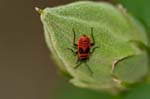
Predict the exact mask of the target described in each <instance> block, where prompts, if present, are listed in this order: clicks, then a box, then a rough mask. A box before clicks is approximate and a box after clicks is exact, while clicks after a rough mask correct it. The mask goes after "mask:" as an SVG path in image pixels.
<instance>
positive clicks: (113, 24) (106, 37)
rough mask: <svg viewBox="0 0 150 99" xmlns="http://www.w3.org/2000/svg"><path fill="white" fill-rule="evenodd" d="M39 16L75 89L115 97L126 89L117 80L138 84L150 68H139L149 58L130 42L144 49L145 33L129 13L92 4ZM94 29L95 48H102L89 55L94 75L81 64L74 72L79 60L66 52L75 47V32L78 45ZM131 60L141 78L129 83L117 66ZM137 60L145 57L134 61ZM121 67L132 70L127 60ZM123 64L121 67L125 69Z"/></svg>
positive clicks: (48, 43)
mask: <svg viewBox="0 0 150 99" xmlns="http://www.w3.org/2000/svg"><path fill="white" fill-rule="evenodd" d="M39 12H41V20H42V23H43V26H44V31H45V38H46V42H47V45H48V47H49V49H50V50H51V52H52V55H53V57H54V60H55V61H56V63H57V64H58V66H59V68H60V69H61V70H63V71H65V72H67V73H68V74H70V75H71V76H72V78H71V79H70V82H71V83H73V84H74V85H76V86H79V87H83V88H89V89H94V90H103V91H109V92H113V93H116V92H118V91H120V90H124V89H125V87H124V86H123V85H122V84H121V83H118V81H116V78H114V76H119V77H121V78H120V80H122V82H124V81H126V82H127V83H130V80H131V79H132V83H133V82H134V83H135V82H137V80H139V79H140V78H141V77H143V75H145V74H146V72H147V71H145V68H147V64H146V63H145V64H142V65H141V63H140V64H138V63H139V62H138V60H143V59H146V58H147V57H146V56H143V53H144V51H143V50H141V49H140V48H139V47H138V46H135V44H131V42H130V41H138V42H140V43H141V44H143V45H147V43H148V42H147V38H146V35H145V30H144V29H143V27H142V26H141V25H140V24H139V23H138V22H137V21H136V20H134V19H133V18H132V17H131V16H130V15H128V14H127V13H124V12H122V11H120V10H119V9H117V8H116V7H114V6H113V5H111V4H108V3H98V2H89V1H83V2H75V3H72V4H68V5H65V6H59V7H54V8H46V9H44V10H43V11H41V10H40V11H39ZM91 27H93V29H94V30H93V35H94V38H95V42H96V45H95V46H99V48H97V49H96V50H95V52H94V53H93V54H92V55H90V58H89V61H87V65H88V66H89V68H90V69H91V70H92V72H93V74H91V72H90V71H89V69H88V66H87V65H86V64H85V63H82V64H81V65H80V66H79V67H78V68H77V69H75V68H74V67H75V66H76V65H77V64H76V61H77V58H78V57H77V56H75V55H73V53H72V52H71V51H69V50H66V48H72V47H73V45H72V43H73V31H72V29H73V28H74V30H75V32H76V42H77V39H78V38H79V37H80V36H81V35H87V36H90V32H91ZM74 50H75V49H74ZM128 56H133V59H131V60H130V58H129V62H132V61H133V62H134V63H135V64H136V65H138V66H137V67H136V66H134V67H133V69H134V68H136V70H138V71H137V72H135V75H136V73H137V74H138V76H135V77H136V78H134V77H132V78H129V80H126V77H124V76H128V75H123V77H122V75H120V74H119V73H118V72H119V71H120V69H116V68H117V67H120V66H119V64H118V66H115V65H114V63H115V62H117V61H120V59H123V58H126V57H128ZM136 56H142V57H139V58H138V59H134V57H135V58H136ZM126 62H127V63H126ZM140 62H141V61H140ZM122 64H127V65H129V66H132V64H129V63H128V58H126V61H125V62H123V63H122ZM122 64H121V67H123V65H122ZM121 67H120V68H121ZM142 67H144V68H142ZM123 68H124V67H123ZM128 69H130V68H128ZM128 69H126V70H125V71H124V72H126V74H128V72H130V71H129V70H128ZM140 70H142V72H141V71H140ZM113 71H115V72H116V73H117V75H115V73H114V72H113ZM139 72H140V73H139ZM112 74H113V75H112Z"/></svg>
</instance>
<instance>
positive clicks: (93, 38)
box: [91, 27, 95, 45]
mask: <svg viewBox="0 0 150 99" xmlns="http://www.w3.org/2000/svg"><path fill="white" fill-rule="evenodd" d="M91 37H92V40H93V43H91V45H95V39H94V36H93V27H91Z"/></svg>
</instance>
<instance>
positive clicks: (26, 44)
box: [0, 0, 150, 99]
mask: <svg viewBox="0 0 150 99" xmlns="http://www.w3.org/2000/svg"><path fill="white" fill-rule="evenodd" d="M73 1H74V0H0V12H1V13H0V99H134V98H135V99H150V85H149V84H142V85H139V86H137V87H136V88H134V89H132V90H130V91H129V92H124V93H121V94H119V95H110V94H107V93H104V92H95V91H90V90H86V89H80V88H76V87H74V86H72V85H71V84H69V83H68V82H67V80H65V79H64V78H63V77H62V76H60V75H58V73H57V69H56V66H54V65H55V64H54V63H53V62H52V61H51V59H50V57H49V55H50V52H49V50H48V48H47V46H46V44H45V40H44V33H43V28H42V24H41V21H40V18H39V14H38V13H37V12H36V11H35V10H34V7H35V6H38V7H40V8H45V7H47V6H49V7H53V6H57V5H62V4H67V3H69V2H73ZM107 1H114V0H107ZM118 1H119V2H120V3H123V4H124V6H125V7H127V9H128V10H129V12H130V13H131V14H132V15H133V16H135V17H136V18H137V19H139V20H140V21H141V22H142V24H143V25H144V26H145V27H146V28H147V31H148V33H149V32H150V6H149V4H150V0H118ZM148 37H150V36H149V34H148Z"/></svg>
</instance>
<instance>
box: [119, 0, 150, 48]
mask: <svg viewBox="0 0 150 99" xmlns="http://www.w3.org/2000/svg"><path fill="white" fill-rule="evenodd" d="M117 1H119V3H121V4H122V5H123V6H124V7H125V8H126V9H127V11H128V12H129V13H131V14H132V15H133V16H134V17H136V18H137V19H138V20H139V21H140V22H141V23H142V25H144V26H145V28H146V29H147V36H148V40H149V46H150V11H149V10H150V6H149V4H150V0H117Z"/></svg>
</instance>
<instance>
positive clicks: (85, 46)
mask: <svg viewBox="0 0 150 99" xmlns="http://www.w3.org/2000/svg"><path fill="white" fill-rule="evenodd" d="M72 30H73V34H74V36H73V47H74V48H75V49H77V51H74V50H73V49H71V48H67V49H69V50H71V51H72V52H73V53H74V54H75V55H78V60H77V65H76V66H75V68H78V67H79V66H80V65H81V62H84V63H85V64H86V66H87V67H88V69H89V71H90V72H91V73H93V72H92V70H91V69H90V68H89V66H88V65H87V63H86V62H87V60H89V56H90V55H91V54H92V53H93V52H94V51H95V49H96V48H99V47H94V48H93V49H92V51H90V50H91V47H92V46H94V45H95V40H94V36H93V28H91V37H92V40H93V42H92V43H91V40H90V38H89V37H88V36H86V35H82V36H80V37H79V39H78V44H76V43H75V31H74V29H72ZM79 62H80V63H79ZM78 63H79V64H78Z"/></svg>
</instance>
